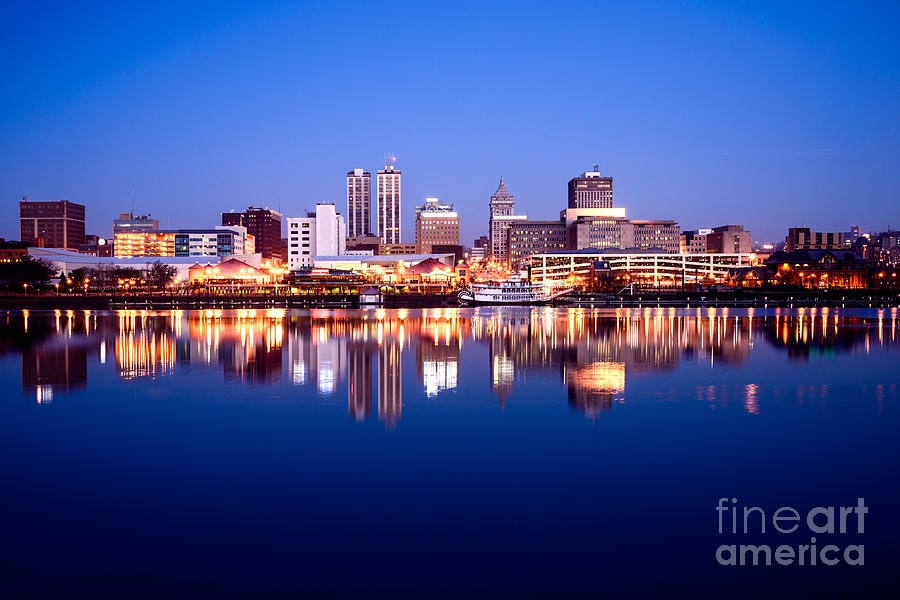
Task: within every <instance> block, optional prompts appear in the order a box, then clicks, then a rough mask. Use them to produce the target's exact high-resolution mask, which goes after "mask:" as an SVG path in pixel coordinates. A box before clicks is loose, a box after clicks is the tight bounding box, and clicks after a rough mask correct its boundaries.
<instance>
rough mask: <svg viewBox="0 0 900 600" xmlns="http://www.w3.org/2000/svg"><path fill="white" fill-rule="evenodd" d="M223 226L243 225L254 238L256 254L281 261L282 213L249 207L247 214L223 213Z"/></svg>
mask: <svg viewBox="0 0 900 600" xmlns="http://www.w3.org/2000/svg"><path fill="white" fill-rule="evenodd" d="M222 225H241V226H242V227H246V228H247V233H248V234H250V235H252V236H253V240H254V243H255V246H256V252H258V253H260V254H262V257H263V258H264V259H271V260H276V261H280V260H281V213H280V212H278V211H275V210H269V209H268V208H256V207H253V206H251V207H249V208H247V210H246V211H245V212H239V213H236V212H230V213H222Z"/></svg>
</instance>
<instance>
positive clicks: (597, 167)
mask: <svg viewBox="0 0 900 600" xmlns="http://www.w3.org/2000/svg"><path fill="white" fill-rule="evenodd" d="M599 170H600V165H598V164H597V163H594V171H599Z"/></svg>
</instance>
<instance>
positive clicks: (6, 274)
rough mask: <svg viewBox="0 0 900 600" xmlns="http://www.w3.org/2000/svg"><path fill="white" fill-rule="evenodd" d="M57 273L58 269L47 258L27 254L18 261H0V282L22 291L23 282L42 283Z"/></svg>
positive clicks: (9, 287) (30, 283)
mask: <svg viewBox="0 0 900 600" xmlns="http://www.w3.org/2000/svg"><path fill="white" fill-rule="evenodd" d="M54 275H56V269H54V268H53V265H52V264H51V263H49V262H47V261H46V260H42V259H40V258H32V257H30V256H26V257H25V258H24V259H22V260H20V261H17V262H10V263H0V283H2V284H3V285H4V286H5V287H6V288H7V289H13V290H17V291H21V290H20V289H19V288H21V287H22V284H25V283H27V284H28V285H41V284H45V283H46V282H47V280H48V279H50V278H51V277H53V276H54Z"/></svg>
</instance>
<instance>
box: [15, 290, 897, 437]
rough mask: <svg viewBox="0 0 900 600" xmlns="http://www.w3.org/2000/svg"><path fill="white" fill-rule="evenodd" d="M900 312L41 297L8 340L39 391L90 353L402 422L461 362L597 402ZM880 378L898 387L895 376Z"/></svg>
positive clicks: (60, 387) (862, 328) (822, 350)
mask: <svg viewBox="0 0 900 600" xmlns="http://www.w3.org/2000/svg"><path fill="white" fill-rule="evenodd" d="M897 317H898V314H897V309H887V310H873V311H838V310H835V309H830V310H829V309H819V310H816V309H805V310H804V309H797V310H786V309H771V310H760V309H756V310H754V309H748V310H742V311H734V310H732V311H729V310H727V309H692V310H682V309H619V310H583V309H570V310H559V309H552V308H537V309H524V308H515V309H513V308H504V309H427V310H421V311H407V310H399V311H384V310H364V311H350V312H343V311H327V310H322V311H315V310H314V311H292V312H285V311H284V310H281V309H278V310H239V311H221V310H204V311H178V310H173V311H165V312H153V311H120V312H118V313H98V312H93V313H92V312H91V311H50V312H40V313H36V312H33V311H32V312H30V313H29V312H9V313H6V314H5V315H4V316H3V318H4V319H5V331H6V334H5V335H4V337H3V340H2V341H0V356H2V355H3V354H6V353H18V354H20V355H21V360H22V369H21V372H22V387H23V390H24V392H25V393H26V394H27V395H28V396H30V397H32V398H33V399H34V400H35V401H36V402H38V403H41V404H45V403H47V402H49V401H51V400H53V399H54V397H58V396H59V395H61V394H68V393H70V392H72V391H74V390H78V389H81V388H84V387H85V386H87V384H88V373H89V368H88V367H89V362H91V363H93V362H96V363H97V364H99V365H100V368H106V369H109V368H112V369H114V372H115V375H116V376H117V377H118V378H120V380H122V381H133V380H153V379H160V378H165V377H169V376H171V375H173V374H176V373H179V372H187V371H190V370H203V369H216V370H220V371H221V374H222V380H223V381H224V382H227V383H238V384H242V385H274V384H282V383H283V384H285V385H288V386H289V387H292V388H293V387H297V388H302V389H307V390H310V391H312V390H314V392H315V394H317V395H318V396H321V397H323V398H325V399H331V400H335V399H337V397H338V395H340V394H343V393H346V395H347V413H348V415H349V417H350V418H351V419H353V420H355V421H360V422H361V421H366V420H368V419H372V418H377V419H378V420H380V421H382V422H383V423H384V424H385V425H386V426H387V427H395V426H396V425H397V424H398V423H399V422H400V420H401V418H402V417H403V409H404V393H406V394H407V396H408V399H407V401H409V399H411V398H415V399H418V398H420V397H421V398H423V401H426V402H427V401H440V399H441V398H442V397H445V395H446V394H456V393H457V392H458V390H459V389H460V385H461V383H462V380H463V373H464V372H465V374H466V382H467V383H469V382H471V384H472V385H485V388H483V389H487V388H489V389H490V392H491V394H492V396H493V398H494V399H495V401H496V403H497V404H498V405H499V407H500V408H503V407H504V406H505V405H506V404H507V403H508V402H510V401H511V400H512V399H515V398H516V397H517V396H519V397H521V398H528V397H529V392H528V390H527V389H526V387H525V382H526V381H528V380H529V379H531V378H541V379H550V380H556V381H558V382H559V383H560V384H561V385H562V386H563V387H564V388H565V391H566V394H565V396H566V398H567V402H568V404H569V406H571V407H572V408H573V409H575V410H577V411H580V412H582V413H584V414H586V415H588V416H591V417H594V418H596V417H598V416H600V415H602V414H603V413H604V412H607V411H610V410H611V409H612V408H613V407H614V406H615V405H616V404H617V403H621V402H625V401H626V387H627V386H628V385H629V382H630V381H632V380H633V378H639V377H641V376H642V374H647V373H650V372H660V371H674V370H677V369H678V368H679V366H680V364H681V362H682V361H689V362H691V363H697V364H702V365H707V366H708V367H709V368H713V369H716V368H719V367H736V366H742V365H743V364H744V363H746V362H747V361H748V360H749V359H750V357H751V355H752V354H753V352H754V344H760V343H763V344H765V345H766V346H767V347H769V348H775V349H777V350H778V351H779V352H783V353H784V355H785V356H786V357H787V358H788V359H789V360H791V361H804V362H805V361H809V360H810V359H811V357H814V356H817V355H823V354H835V353H851V352H863V353H868V352H871V351H872V349H873V348H874V347H887V346H894V345H896V344H897V343H898V335H897V330H898V323H897ZM110 349H112V354H113V360H112V361H110V360H109V357H108V353H109V352H110ZM285 349H286V351H285ZM89 357H94V358H89ZM464 362H465V364H463V363H464ZM485 362H486V366H485ZM404 363H407V364H406V367H407V369H408V370H406V371H405V369H404ZM410 363H414V368H413V365H412V364H410ZM463 368H466V369H467V370H466V371H463ZM405 372H406V373H407V378H406V379H404V373H405ZM413 373H414V374H415V379H414V381H415V388H413V387H412V386H413V383H412V382H413V378H412V374H413ZM788 389H790V390H791V392H790V393H791V394H793V395H794V396H795V398H794V400H795V401H796V402H799V403H810V402H818V401H821V400H822V399H824V398H827V397H828V393H829V392H828V386H827V385H823V386H808V387H802V386H801V387H796V388H793V387H791V388H787V387H786V388H785V389H784V390H780V389H774V390H773V391H772V394H773V395H774V397H775V399H776V400H778V398H779V397H780V396H779V395H783V394H785V393H787V392H786V390H788ZM344 390H346V391H344ZM660 393H662V392H660ZM878 393H879V394H880V396H879V397H881V398H884V396H885V395H886V394H887V395H890V396H891V397H895V395H896V389H895V388H894V386H888V387H887V388H885V389H882V390H880V391H879V392H878ZM760 394H761V389H760V384H758V383H742V384H741V387H740V388H739V390H737V391H736V390H734V389H731V390H729V389H728V388H727V386H724V385H722V386H718V385H703V386H698V387H697V388H696V394H695V399H696V400H698V401H701V402H705V403H709V404H712V405H722V406H726V405H727V404H728V403H729V402H731V401H735V402H739V403H740V405H741V406H742V408H743V410H744V411H746V412H747V413H749V414H759V413H760V410H761V408H760ZM551 400H552V399H551Z"/></svg>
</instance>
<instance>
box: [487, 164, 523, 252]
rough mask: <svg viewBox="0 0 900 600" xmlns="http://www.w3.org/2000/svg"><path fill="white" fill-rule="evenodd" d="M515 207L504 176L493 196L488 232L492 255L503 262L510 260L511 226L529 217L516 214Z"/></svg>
mask: <svg viewBox="0 0 900 600" xmlns="http://www.w3.org/2000/svg"><path fill="white" fill-rule="evenodd" d="M514 209H515V200H514V199H513V195H512V194H510V193H509V192H508V191H507V189H506V186H505V185H504V184H503V177H501V178H500V187H498V188H497V191H496V192H494V195H493V196H491V202H490V212H491V216H490V220H489V222H488V234H489V236H490V255H491V256H492V257H493V258H495V259H497V260H499V261H502V262H506V261H508V260H509V236H508V230H509V226H510V225H511V224H513V223H515V222H517V221H524V220H526V219H528V217H527V216H526V215H514V214H513V211H514Z"/></svg>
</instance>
